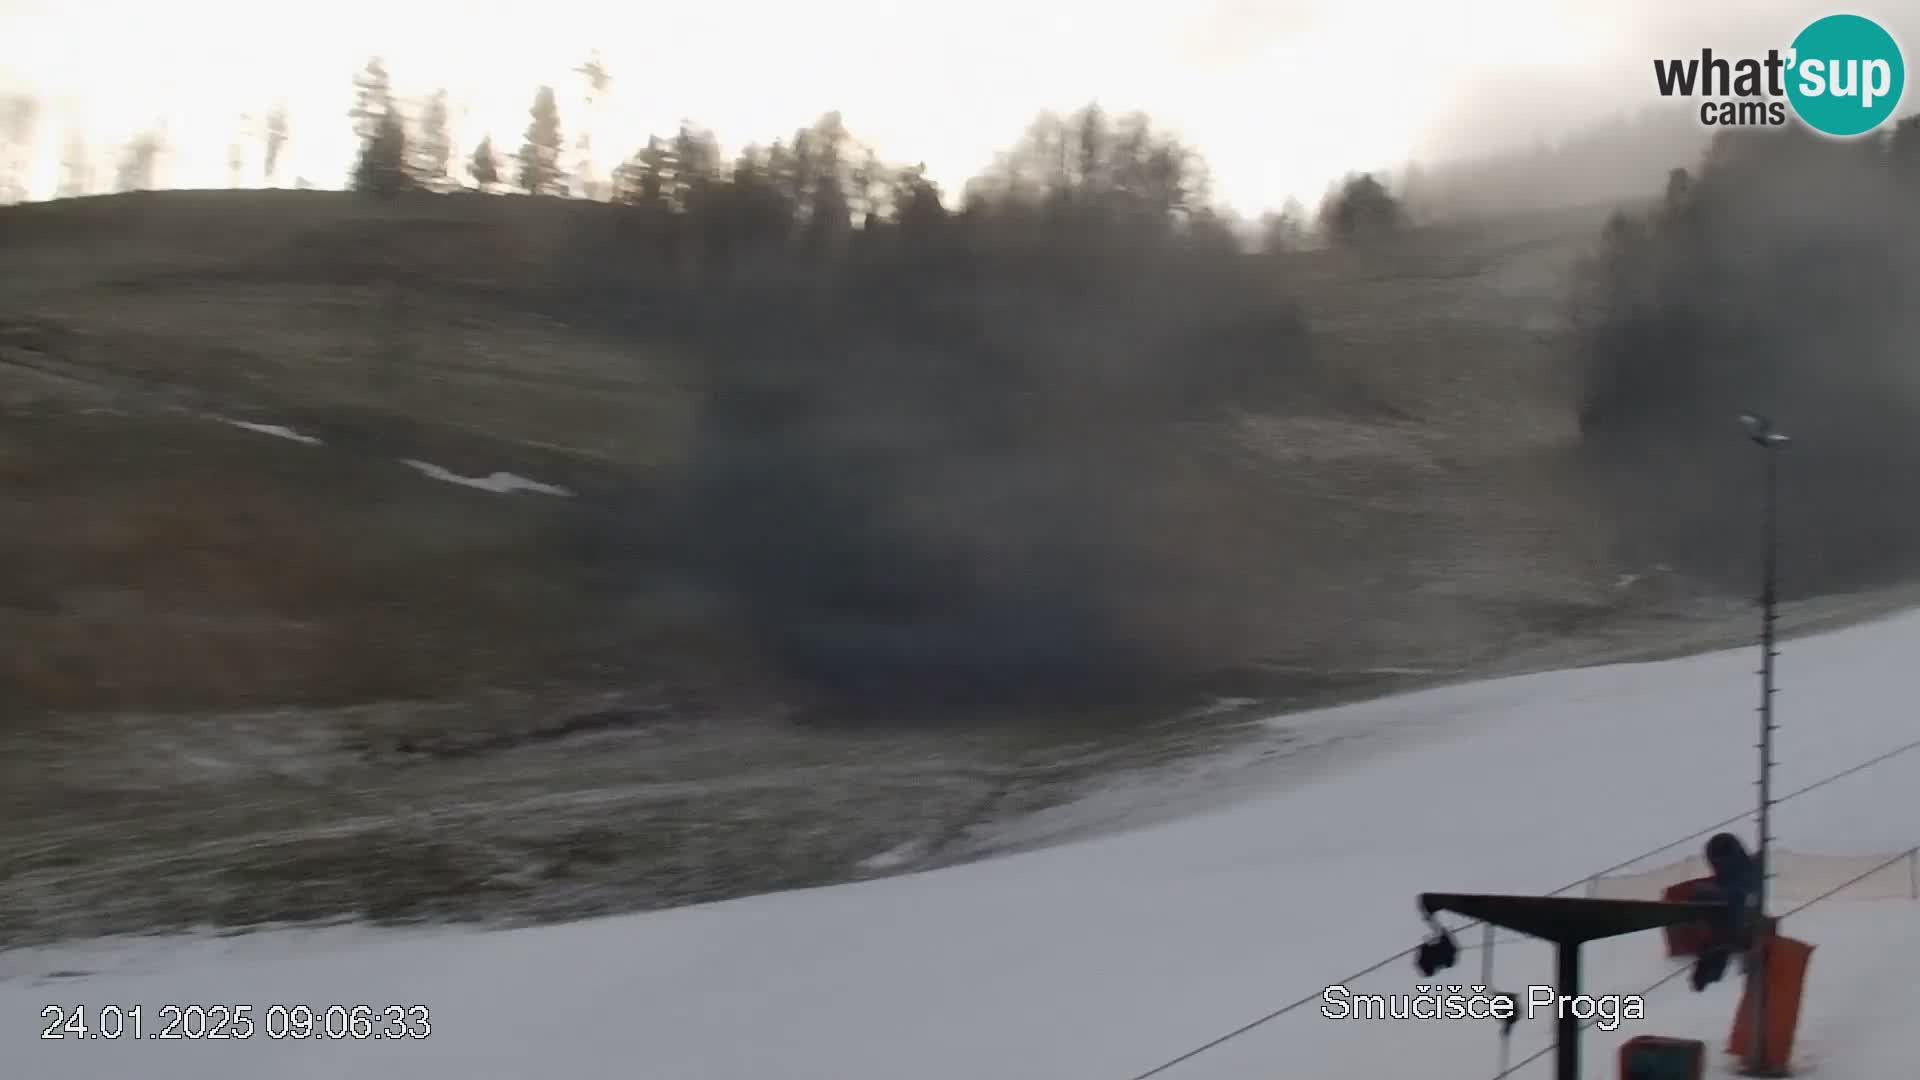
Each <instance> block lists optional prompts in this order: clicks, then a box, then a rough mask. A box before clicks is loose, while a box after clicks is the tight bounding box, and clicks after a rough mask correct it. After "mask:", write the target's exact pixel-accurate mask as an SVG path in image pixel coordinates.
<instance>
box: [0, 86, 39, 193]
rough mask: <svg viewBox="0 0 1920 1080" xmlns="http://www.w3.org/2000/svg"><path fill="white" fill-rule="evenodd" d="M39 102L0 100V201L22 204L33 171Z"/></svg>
mask: <svg viewBox="0 0 1920 1080" xmlns="http://www.w3.org/2000/svg"><path fill="white" fill-rule="evenodd" d="M39 124H40V103H39V102H38V101H35V100H34V99H33V98H32V97H29V96H28V95H26V94H14V95H11V96H9V97H7V98H5V99H4V100H0V202H22V201H24V200H25V199H26V197H27V195H28V189H27V177H28V175H29V174H30V173H31V172H32V171H33V142H34V134H35V133H36V131H37V130H38V128H39Z"/></svg>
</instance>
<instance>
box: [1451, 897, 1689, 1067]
mask: <svg viewBox="0 0 1920 1080" xmlns="http://www.w3.org/2000/svg"><path fill="white" fill-rule="evenodd" d="M1420 909H1421V910H1422V911H1425V912H1426V913H1427V914H1428V915H1430V916H1431V915H1437V914H1439V913H1440V912H1442V911H1451V912H1453V913H1455V914H1458V915H1465V916H1467V917H1468V918H1470V919H1479V920H1480V921H1481V922H1485V923H1491V924H1493V925H1494V926H1502V927H1505V928H1507V929H1508V930H1513V931H1515V932H1518V933H1522V934H1525V935H1527V936H1528V937H1535V938H1540V939H1542V940H1544V941H1551V942H1553V943H1554V944H1555V945H1557V946H1559V949H1558V955H1557V967H1558V969H1559V970H1558V974H1557V982H1558V985H1557V986H1556V987H1555V989H1556V990H1557V991H1558V992H1559V993H1560V994H1562V995H1564V996H1568V997H1577V996H1579V993H1580V946H1581V945H1583V944H1585V943H1586V942H1589V941H1596V940H1599V939H1600V938H1610V937H1619V936H1621V935H1622V934H1634V933H1638V932H1640V931H1642V930H1652V929H1655V928H1657V927H1661V926H1677V925H1680V924H1683V923H1698V922H1706V921H1708V920H1709V919H1711V918H1713V917H1714V916H1715V915H1716V914H1719V913H1721V912H1722V911H1723V910H1724V909H1723V908H1721V907H1720V906H1719V905H1717V904H1692V903H1670V902H1668V901H1664V900H1596V899H1589V898H1587V897H1578V896H1503V895H1499V894H1493V893H1421V894H1420ZM1554 1016H1555V1022H1554V1077H1555V1080H1580V1018H1579V1017H1577V1016H1575V1015H1574V1014H1573V1010H1572V1009H1555V1010H1554Z"/></svg>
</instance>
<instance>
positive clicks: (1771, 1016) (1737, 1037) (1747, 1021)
mask: <svg viewBox="0 0 1920 1080" xmlns="http://www.w3.org/2000/svg"><path fill="white" fill-rule="evenodd" d="M1757 944H1759V945H1761V946H1763V947H1765V948H1766V950H1767V955H1766V963H1765V965H1764V967H1765V969H1766V975H1767V1040H1766V1041H1767V1047H1766V1050H1767V1056H1766V1060H1764V1061H1761V1062H1759V1063H1758V1065H1759V1068H1758V1069H1757V1070H1751V1071H1755V1072H1759V1073H1761V1074H1764V1075H1769V1076H1785V1075H1787V1072H1788V1063H1789V1062H1790V1061H1792V1060H1793V1036H1794V1032H1795V1030H1797V1029H1798V1027H1799V1026H1800V994H1801V991H1802V990H1803V989H1804V988H1805V987H1806V982H1807V962H1808V961H1809V960H1810V959H1811V958H1812V957H1813V946H1811V945H1809V944H1807V943H1806V942H1804V941H1798V940H1796V939H1794V938H1790V937H1781V936H1779V935H1777V934H1773V935H1768V936H1765V937H1762V938H1761V940H1760V942H1758V943H1757ZM1727 1053H1729V1054H1734V1055H1737V1056H1738V1057H1739V1058H1740V1060H1741V1061H1742V1062H1745V1063H1746V1064H1747V1065H1748V1066H1749V1068H1750V1069H1751V1067H1752V1066H1753V1065H1754V1064H1755V1063H1754V1062H1752V1061H1751V1060H1749V1059H1751V1057H1752V1056H1753V978H1752V976H1751V975H1749V976H1748V978H1747V986H1746V989H1744V990H1742V991H1741V993H1740V1008H1739V1010H1738V1011H1737V1012H1735V1013H1734V1015H1733V1031H1732V1032H1731V1033H1730V1034H1729V1035H1728V1036H1727Z"/></svg>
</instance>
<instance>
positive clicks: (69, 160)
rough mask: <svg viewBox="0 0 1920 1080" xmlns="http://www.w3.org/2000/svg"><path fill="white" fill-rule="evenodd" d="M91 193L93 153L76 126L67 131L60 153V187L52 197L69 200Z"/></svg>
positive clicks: (84, 135) (83, 134)
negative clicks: (64, 144)
mask: <svg viewBox="0 0 1920 1080" xmlns="http://www.w3.org/2000/svg"><path fill="white" fill-rule="evenodd" d="M92 193H93V151H92V149H91V148H90V147H89V146H88V145H87V137H86V134H85V133H84V132H83V131H81V129H80V128H79V127H78V126H77V125H76V126H74V127H70V128H68V129H67V141H66V146H65V148H64V149H63V150H62V151H61V153H60V186H59V187H58V188H57V189H56V190H55V191H54V196H55V197H56V198H61V199H71V198H74V197H76V196H80V195H90V194H92Z"/></svg>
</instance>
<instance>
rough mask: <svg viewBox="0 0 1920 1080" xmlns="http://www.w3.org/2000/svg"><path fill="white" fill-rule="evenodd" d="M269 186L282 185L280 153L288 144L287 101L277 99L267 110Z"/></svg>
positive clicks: (267, 177)
mask: <svg viewBox="0 0 1920 1080" xmlns="http://www.w3.org/2000/svg"><path fill="white" fill-rule="evenodd" d="M266 144H267V161H266V179H267V186H269V187H278V186H280V154H281V152H282V151H283V150H285V149H286V146H287V103H286V102H285V101H277V102H275V103H274V105H273V108H272V109H271V110H269V111H268V112H267V130H266Z"/></svg>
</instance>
